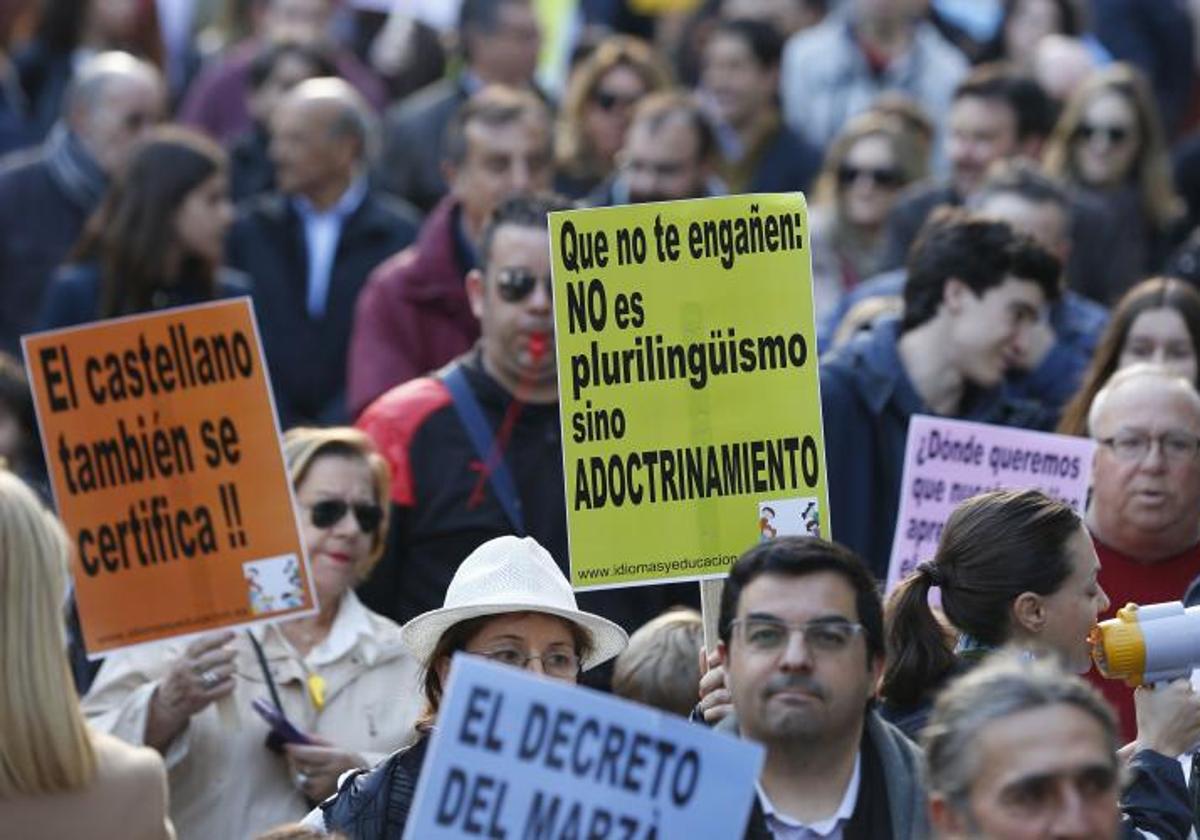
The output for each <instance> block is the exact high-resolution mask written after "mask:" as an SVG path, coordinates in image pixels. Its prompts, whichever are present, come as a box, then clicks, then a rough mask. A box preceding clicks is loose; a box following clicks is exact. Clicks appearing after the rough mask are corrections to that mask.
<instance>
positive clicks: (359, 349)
mask: <svg viewBox="0 0 1200 840" xmlns="http://www.w3.org/2000/svg"><path fill="white" fill-rule="evenodd" d="M457 205H458V202H457V201H456V200H455V199H453V198H451V197H447V198H444V199H442V201H441V203H439V204H438V205H437V206H436V207H435V208H434V209H433V213H431V214H430V216H429V218H428V219H426V221H425V224H424V225H423V226H422V227H421V232H420V233H419V234H418V236H417V241H416V242H415V243H414V244H413V245H411V246H410V247H408V248H405V249H404V250H403V251H401V252H400V253H398V254H396V255H395V256H393V257H390V258H389V259H387V260H386V261H385V262H384V263H383V264H382V265H380V266H379V267H378V268H376V269H375V270H374V271H373V272H372V273H371V276H370V278H369V279H368V280H367V285H366V286H365V287H364V288H363V290H362V292H361V293H360V294H359V297H358V303H357V305H356V307H355V314H354V330H353V332H352V333H351V336H350V356H349V362H348V368H349V369H348V371H347V380H348V385H347V392H346V397H347V402H348V408H349V410H350V416H351V417H357V416H358V415H359V414H360V413H361V412H362V410H363V409H364V408H366V407H367V405H368V404H370V402H371V401H372V400H374V399H375V398H376V397H378V396H379V395H380V394H382V393H384V392H385V391H387V390H388V389H389V388H391V387H393V386H395V385H399V384H401V383H402V382H407V381H408V380H410V379H415V378H416V377H418V376H422V375H424V374H426V373H429V372H430V371H433V370H437V369H438V368H440V367H442V366H443V365H445V364H446V363H447V362H449V361H450V360H451V359H454V358H455V357H457V356H459V355H461V354H463V353H465V352H466V351H467V350H469V349H470V348H471V347H472V346H473V345H474V344H475V341H476V340H477V339H478V338H479V321H477V320H476V318H475V316H474V315H473V314H472V313H471V307H470V304H469V303H468V301H467V291H466V284H465V282H464V278H465V277H466V273H467V271H468V267H467V266H464V265H463V264H462V258H461V257H460V255H459V252H458V249H457V248H456V247H455V233H454V220H455V218H456V215H457V214H456V213H455V212H454V211H455V209H456V208H457Z"/></svg>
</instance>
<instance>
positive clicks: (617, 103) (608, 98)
mask: <svg viewBox="0 0 1200 840" xmlns="http://www.w3.org/2000/svg"><path fill="white" fill-rule="evenodd" d="M641 98H642V97H641V95H640V94H620V93H611V92H609V91H607V90H598V91H596V92H595V93H593V94H592V101H593V102H595V103H596V106H597V107H598V108H600V110H601V111H612V110H614V109H616V108H632V107H633V106H634V105H636V104H637V103H638V100H639V99H641Z"/></svg>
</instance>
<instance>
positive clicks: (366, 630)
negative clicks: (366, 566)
mask: <svg viewBox="0 0 1200 840" xmlns="http://www.w3.org/2000/svg"><path fill="white" fill-rule="evenodd" d="M252 632H254V633H255V635H256V636H257V637H258V638H259V640H260V641H261V640H263V639H264V638H265V636H266V634H267V633H268V632H273V633H275V634H277V637H278V640H279V641H280V642H281V643H283V644H285V645H287V646H288V647H289V648H290V647H291V643H290V642H288V641H287V638H286V637H285V636H284V635H283V633H282V632H281V631H280V630H279V626H278V625H276V624H270V625H266V626H260V627H256V628H254V630H253V631H252ZM356 647H357V648H358V649H359V650H360V652H361V653H362V655H363V658H364V659H365V660H366V661H372V660H373V659H374V658H375V648H376V643H375V637H374V634H373V632H372V628H371V619H370V616H369V614H368V612H367V608H366V607H364V606H363V603H362V601H360V600H358V596H357V595H355V594H354V590H353V589H350V590H347V592H346V594H344V595H343V596H342V603H341V604H340V605H338V611H337V615H336V616H334V618H333V624H332V625H330V627H329V634H328V635H327V636H326V637H325V638H324V639H322V640H321V641H320V642H318V643H317V644H316V645H314V646H313V648H312V650H310V651H309V652H308V655H307V656H305V657H303V658H302V661H303V662H304V665H305V667H307V668H308V669H309V670H315V669H317V668H320V667H321V666H323V665H329V664H330V663H333V662H337V661H338V660H339V659H341V658H342V657H343V656H345V655H346V654H348V653H349V652H350V651H352V650H354V649H355V648H356Z"/></svg>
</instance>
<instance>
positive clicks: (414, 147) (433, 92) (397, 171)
mask: <svg viewBox="0 0 1200 840" xmlns="http://www.w3.org/2000/svg"><path fill="white" fill-rule="evenodd" d="M467 97H468V94H467V89H466V87H465V86H464V85H463V83H462V82H461V81H458V80H455V79H442V80H441V81H439V82H434V83H433V84H432V85H429V86H428V87H426V88H424V89H422V90H419V91H417V92H416V93H414V94H413V95H412V96H409V97H407V98H405V99H403V100H401V101H400V102H397V103H396V104H395V105H393V106H391V107H390V108H388V110H387V113H386V114H385V116H384V129H383V154H382V155H380V158H379V165H378V168H377V169H376V171H375V178H376V183H378V184H379V186H380V187H381V188H382V189H384V190H386V191H387V192H389V193H391V194H392V195H396V196H400V197H401V198H404V199H405V200H407V201H411V202H412V203H413V204H414V205H416V206H417V207H418V208H419V209H420V210H421V211H422V212H425V213H428V212H429V211H430V210H432V209H433V206H434V205H435V204H437V203H438V201H439V200H440V199H441V198H442V196H444V195H445V194H446V191H447V186H446V181H445V179H444V178H443V177H442V169H441V167H442V138H443V136H444V135H445V133H446V125H447V124H448V123H449V122H450V118H451V117H453V116H454V113H455V112H456V111H457V110H458V108H459V106H460V105H462V104H463V103H464V102H466V101H467Z"/></svg>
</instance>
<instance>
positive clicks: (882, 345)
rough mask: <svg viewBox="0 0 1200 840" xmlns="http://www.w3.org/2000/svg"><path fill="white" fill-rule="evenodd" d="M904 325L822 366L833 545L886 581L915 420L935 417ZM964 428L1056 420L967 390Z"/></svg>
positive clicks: (994, 394) (993, 393)
mask: <svg viewBox="0 0 1200 840" xmlns="http://www.w3.org/2000/svg"><path fill="white" fill-rule="evenodd" d="M899 336H900V322H899V321H898V320H896V319H889V320H886V321H882V322H881V323H879V324H877V325H876V327H875V328H874V329H873V330H871V331H870V332H868V333H864V334H862V335H859V336H857V337H856V338H855V339H854V340H853V341H852V342H850V343H849V344H847V345H845V346H844V347H840V348H838V349H837V350H835V351H833V352H832V353H830V354H828V355H827V356H825V357H824V358H822V359H821V411H822V419H823V422H824V426H825V469H826V475H827V480H826V484H827V486H828V488H829V517H830V523H831V524H832V526H833V538H834V539H835V540H836V541H837V542H840V543H841V544H842V545H845V546H848V547H850V548H851V549H853V550H854V551H856V552H858V554H859V555H860V556H861V557H863V559H865V560H866V561H867V565H868V566H869V567H870V568H871V570H872V571H873V572H874V573H875V575H876V576H877V577H878V578H880V579H883V578H884V577H885V576H886V575H887V566H888V558H889V556H890V555H891V549H892V536H893V532H894V530H895V527H896V512H897V509H898V507H899V501H900V477H901V473H902V471H903V469H904V447H905V443H906V441H907V437H908V420H909V418H910V417H912V416H913V415H914V414H932V413H933V412H932V411H930V409H929V408H928V406H926V405H925V403H924V402H923V401H922V400H921V397H920V395H918V394H917V391H916V389H915V388H914V387H913V384H912V382H911V381H910V380H909V378H908V374H907V373H905V371H904V366H903V364H902V363H901V361H900V355H899V353H898V351H897V347H896V342H897V340H898V339H899ZM958 417H959V419H962V420H975V421H978V422H982V423H994V424H997V425H1001V426H1022V427H1025V428H1034V429H1048V428H1050V426H1051V425H1052V424H1053V422H1054V416H1053V414H1052V413H1051V412H1048V411H1046V410H1045V409H1043V408H1042V407H1041V406H1039V405H1038V404H1036V403H1033V402H1030V401H1023V400H1017V399H1015V398H1013V397H1011V396H1010V395H1009V394H1008V393H1007V392H1006V391H1005V390H1004V389H1003V388H997V389H993V390H988V391H981V390H978V389H968V391H967V393H966V395H965V397H964V403H963V410H962V411H961V412H960V414H959V415H958Z"/></svg>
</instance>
